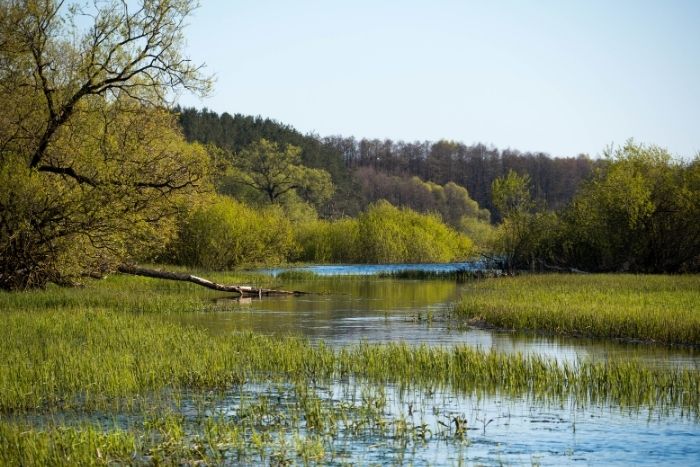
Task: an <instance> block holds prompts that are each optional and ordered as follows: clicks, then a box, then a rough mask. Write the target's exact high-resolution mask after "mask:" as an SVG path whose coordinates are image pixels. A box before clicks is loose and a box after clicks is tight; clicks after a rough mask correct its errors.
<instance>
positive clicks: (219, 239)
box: [175, 196, 296, 270]
mask: <svg viewBox="0 0 700 467" xmlns="http://www.w3.org/2000/svg"><path fill="white" fill-rule="evenodd" d="M295 248H296V242H295V239H294V234H293V229H292V224H291V222H290V221H289V220H288V219H287V218H286V216H285V215H284V212H283V211H282V209H281V208H280V207H279V206H268V207H264V208H255V209H254V208H252V207H250V206H247V205H245V204H243V203H240V202H238V201H235V200H233V199H231V198H228V197H225V196H219V197H218V198H217V199H216V201H215V202H214V203H213V204H212V205H210V206H207V207H202V208H198V209H196V210H195V211H194V212H192V213H191V214H190V215H189V217H188V218H187V220H186V221H185V222H184V223H183V225H182V226H181V230H180V234H179V238H178V240H177V242H176V245H175V258H176V260H177V262H179V263H180V264H184V265H187V266H195V267H201V268H205V269H211V270H226V269H231V268H234V267H236V266H240V265H243V264H273V263H280V262H284V261H285V260H286V259H287V258H288V257H289V256H291V255H292V252H293V251H294V250H295Z"/></svg>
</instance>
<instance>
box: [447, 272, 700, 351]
mask: <svg viewBox="0 0 700 467" xmlns="http://www.w3.org/2000/svg"><path fill="white" fill-rule="evenodd" d="M457 312H458V313H460V314H461V315H462V316H464V317H466V318H469V319H471V320H474V321H484V322H486V323H488V324H489V325H491V326H495V327H499V328H506V329H518V330H534V331H545V332H549V333H556V334H569V335H577V336H588V337H600V338H614V339H628V340H643V341H653V342H661V343H664V344H685V345H700V277H699V276H697V275H686V276H658V275H657V276H651V275H644V276H637V275H609V274H605V275H604V274H597V275H596V274H593V275H587V274H584V275H561V274H547V275H525V276H518V277H512V278H505V279H499V280H489V281H480V282H473V283H470V284H469V286H468V288H467V289H466V290H465V293H464V295H463V298H462V301H461V303H460V304H459V305H458V306H457Z"/></svg>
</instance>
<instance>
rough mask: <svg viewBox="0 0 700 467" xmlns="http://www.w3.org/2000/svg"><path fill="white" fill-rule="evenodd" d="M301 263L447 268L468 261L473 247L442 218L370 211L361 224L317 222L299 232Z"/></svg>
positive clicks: (387, 208)
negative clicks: (433, 264)
mask: <svg viewBox="0 0 700 467" xmlns="http://www.w3.org/2000/svg"><path fill="white" fill-rule="evenodd" d="M297 241H298V242H299V244H300V245H301V254H300V257H299V258H298V259H300V260H303V261H313V262H352V263H402V262H416V263H421V262H448V261H456V260H461V259H466V258H468V257H469V256H470V255H471V254H472V253H473V243H472V241H471V240H470V239H469V238H468V237H467V236H465V235H463V234H460V233H459V232H456V231H455V230H453V229H451V228H450V227H448V226H447V225H445V224H444V223H443V222H442V220H441V219H440V217H439V216H437V215H433V214H419V213H417V212H415V211H413V210H411V209H409V208H397V207H395V206H392V205H391V204H390V203H388V202H386V201H380V202H378V203H375V204H373V205H371V206H370V207H369V208H368V209H367V211H365V212H364V213H362V214H360V216H359V217H358V218H357V219H342V220H338V221H330V222H329V221H314V222H310V223H306V224H304V225H303V226H301V227H300V228H299V229H298V231H297Z"/></svg>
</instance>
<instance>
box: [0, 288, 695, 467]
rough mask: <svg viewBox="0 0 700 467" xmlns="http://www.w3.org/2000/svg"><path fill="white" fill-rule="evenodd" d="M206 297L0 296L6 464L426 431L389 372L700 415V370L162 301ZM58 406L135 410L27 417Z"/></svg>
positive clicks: (315, 449)
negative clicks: (221, 328)
mask: <svg viewBox="0 0 700 467" xmlns="http://www.w3.org/2000/svg"><path fill="white" fill-rule="evenodd" d="M217 279H218V280H222V279H223V280H226V279H227V278H226V277H217ZM228 279H230V280H236V278H228ZM239 279H240V278H239ZM488 283H489V282H488V281H487V282H481V283H479V284H488ZM683 290H684V289H683V288H681V289H680V290H679V292H680V293H681V294H685V293H686V292H684V291H683ZM212 296H216V294H212V293H210V292H209V291H206V290H201V289H200V288H197V287H196V286H191V285H190V284H179V283H163V282H160V281H152V280H150V279H142V278H131V277H129V278H126V277H113V278H110V279H107V280H105V281H100V282H96V283H94V284H91V285H88V287H86V288H85V289H83V290H65V289H48V290H45V291H36V292H27V293H16V294H0V307H1V308H0V316H1V318H2V319H0V464H8V465H17V464H20V465H26V464H42V465H43V464H51V465H74V464H85V465H90V464H108V463H122V464H154V463H166V464H167V463H171V464H182V463H193V462H198V461H200V460H203V461H204V462H206V463H230V462H244V463H257V462H262V463H289V462H292V461H297V462H301V463H307V462H321V463H323V462H326V461H330V460H332V459H333V457H332V456H333V454H332V452H333V449H332V446H331V444H332V443H330V442H329V441H328V440H329V439H331V440H332V439H335V438H334V437H335V436H337V435H338V433H339V432H342V433H345V435H344V436H359V437H363V436H364V437H367V436H369V437H372V436H384V437H388V439H396V440H400V441H401V442H402V443H404V445H405V446H410V442H415V441H416V440H420V439H424V438H426V437H428V436H431V432H430V430H429V428H428V427H427V426H425V425H424V424H421V423H419V422H411V419H410V417H409V415H410V410H409V413H408V414H406V416H405V417H404V416H402V417H399V418H393V419H387V418H386V417H385V410H386V404H387V402H386V398H385V397H384V395H383V393H382V390H381V388H382V387H384V386H385V385H396V386H399V387H420V388H424V389H425V390H426V391H433V390H435V389H438V390H445V391H455V392H458V393H462V394H465V395H470V396H476V397H482V396H489V395H498V396H507V397H516V398H528V399H533V400H537V401H543V402H545V403H554V404H560V405H561V404H565V403H570V402H571V401H573V402H574V403H575V404H576V406H577V407H585V406H588V405H608V404H609V405H611V406H618V407H621V408H625V409H626V410H640V409H647V408H648V409H649V410H654V411H658V413H662V414H663V413H664V412H665V411H670V412H678V411H680V412H681V414H682V415H684V416H688V417H698V415H699V414H700V402H699V401H700V372H698V371H697V370H692V369H679V368H656V367H653V368H650V367H647V366H645V365H644V364H642V363H637V362H634V361H631V362H628V361H617V360H612V361H608V362H601V363H593V362H577V363H575V364H567V363H560V362H556V361H554V360H549V359H544V358H539V357H536V356H523V355H506V354H500V353H493V352H486V351H481V350H475V349H472V348H469V347H466V346H458V347H455V348H449V349H447V348H436V347H428V346H422V347H412V346H409V345H405V344H400V343H396V344H386V345H370V344H360V345H355V346H350V347H346V348H341V349H331V348H329V347H327V346H325V345H324V344H323V343H319V344H315V345H314V344H311V343H310V342H308V341H306V340H303V339H298V338H290V337H270V336H263V335H259V334H253V333H233V334H229V335H211V334H209V333H207V332H206V331H204V330H202V329H199V328H195V327H189V326H185V325H181V324H177V323H174V322H173V321H172V320H169V319H168V317H167V316H164V313H168V312H172V311H173V310H172V309H171V308H170V307H174V308H175V310H176V311H178V310H179V311H183V312H185V311H188V310H189V311H193V310H198V309H200V307H202V306H204V305H203V304H206V303H208V302H210V301H211V300H210V298H211V297H212ZM349 380H353V381H357V384H358V385H360V386H361V385H369V386H367V387H368V388H369V389H367V390H366V391H364V392H362V391H361V393H360V395H359V396H358V397H356V398H354V399H352V400H345V399H343V398H341V400H333V399H329V400H330V401H331V402H329V400H326V399H323V398H319V395H318V393H317V390H316V389H314V388H316V387H319V386H322V385H324V384H325V385H328V384H333V382H337V381H349ZM258 383H264V384H272V385H277V386H280V387H284V386H285V385H290V384H291V385H292V386H293V387H294V390H293V397H292V398H289V400H288V401H287V402H285V399H284V398H280V397H279V396H278V395H274V394H273V395H271V396H270V397H265V396H264V394H263V395H260V394H256V395H255V396H254V397H250V398H249V399H248V400H246V401H244V402H241V403H239V406H238V409H237V410H236V413H235V414H234V415H230V414H227V413H226V412H217V410H214V409H212V408H211V407H212V406H211V404H212V402H211V400H213V401H217V400H219V399H221V398H223V397H226V396H225V395H226V394H230V393H231V392H235V391H237V388H243V387H244V386H246V385H251V384H258ZM373 388H374V389H373ZM376 388H380V389H376ZM241 390H242V389H241ZM210 399H211V400H210ZM188 400H189V401H192V400H196V401H199V402H197V404H199V406H198V407H197V410H196V411H197V412H198V413H200V414H204V415H202V416H198V417H196V420H197V422H196V423H197V425H196V426H194V428H193V427H192V425H191V424H192V423H193V422H191V421H188V420H186V419H185V418H184V417H183V415H182V414H183V410H184V409H183V404H184V403H185V401H188ZM59 414H60V415H61V416H64V415H65V414H68V415H70V414H76V415H77V416H84V417H88V419H89V418H90V417H91V416H92V415H99V416H100V417H107V418H109V417H110V416H114V417H117V416H123V415H125V414H133V418H135V419H139V420H141V422H139V423H131V424H127V426H120V425H118V426H114V427H112V428H106V427H104V426H99V425H95V424H90V423H86V424H78V425H76V424H66V423H62V422H58V423H56V424H54V425H42V424H40V423H36V422H35V421H36V420H37V419H41V418H42V417H48V418H49V419H52V418H53V417H54V416H56V417H57V419H59V420H60V417H59V416H58V415H59ZM32 420H34V421H32ZM484 420H485V418H484ZM451 423H452V422H451V421H450V420H448V419H446V420H445V423H444V425H446V426H448V427H451V428H450V430H453V431H452V433H455V434H456V433H457V432H459V433H461V434H460V436H462V435H463V434H464V432H463V430H462V428H461V427H462V425H460V423H461V422H459V423H456V422H455V424H451ZM485 423H486V422H484V431H485V429H486V425H485ZM432 430H433V431H435V429H434V427H433V429H432ZM450 436H452V435H450ZM392 437H393V438H392ZM407 439H408V440H409V441H406V440H407ZM405 443H408V444H405ZM329 456H330V457H329Z"/></svg>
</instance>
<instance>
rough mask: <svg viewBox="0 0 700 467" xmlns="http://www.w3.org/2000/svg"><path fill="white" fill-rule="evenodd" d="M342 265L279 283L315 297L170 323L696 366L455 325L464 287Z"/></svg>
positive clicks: (663, 352)
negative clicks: (453, 314) (453, 311)
mask: <svg viewBox="0 0 700 467" xmlns="http://www.w3.org/2000/svg"><path fill="white" fill-rule="evenodd" d="M342 268H343V267H339V266H333V267H324V268H323V269H321V270H320V271H321V274H328V273H329V272H330V273H333V274H336V275H330V274H329V275H319V276H317V277H314V278H313V279H306V280H293V281H285V282H283V285H284V287H285V288H288V289H295V290H304V291H309V292H314V293H313V294H310V295H305V296H302V297H264V298H262V299H244V300H236V299H231V298H230V297H227V296H222V297H221V298H219V299H217V300H215V301H214V302H213V303H212V304H211V306H210V307H207V308H206V311H203V312H198V313H188V314H181V315H176V316H175V319H177V320H178V321H180V322H184V323H187V324H194V325H197V326H200V327H204V328H206V329H208V330H209V331H210V332H212V333H217V334H220V333H230V332H235V331H241V330H249V331H255V332H259V333H263V334H268V335H297V336H302V337H306V338H308V339H311V340H312V341H316V340H323V341H324V342H325V343H326V344H328V345H331V346H343V345H350V344H355V343H358V342H363V341H364V342H369V343H384V342H395V341H403V342H407V343H410V344H414V345H421V344H426V345H437V346H453V345H468V346H473V347H477V348H480V349H483V350H491V351H496V352H506V353H522V354H528V355H532V354H534V355H539V356H543V357H547V358H555V359H557V360H559V361H567V362H575V361H577V360H582V359H589V360H598V361H600V360H606V359H609V358H625V359H635V360H640V361H643V362H645V363H648V364H652V365H658V366H683V367H690V368H700V352H698V350H697V349H693V348H684V347H667V346H657V345H650V344H646V343H625V342H615V341H609V340H598V339H583V338H566V337H556V336H542V335H537V334H532V333H529V334H528V333H513V332H506V331H497V330H484V329H476V328H469V327H466V326H460V325H458V324H456V321H455V320H452V319H449V313H450V310H451V308H452V307H453V305H454V303H455V302H456V301H457V300H458V299H459V297H460V296H461V295H462V294H463V293H466V291H465V286H464V285H463V284H459V283H457V282H456V281H451V280H425V279H421V280H409V279H394V278H382V277H378V276H376V275H371V274H369V273H368V271H369V272H371V273H374V272H377V269H376V268H377V267H375V269H371V268H370V269H368V267H367V266H361V267H360V268H359V271H360V272H361V273H362V274H364V275H352V276H351V275H347V274H348V272H358V269H355V267H353V269H350V268H349V267H345V269H342ZM309 269H310V268H309ZM311 270H313V269H311ZM380 271H381V270H380ZM275 272H279V271H275ZM314 272H316V273H317V274H318V273H319V271H318V270H315V271H314Z"/></svg>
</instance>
